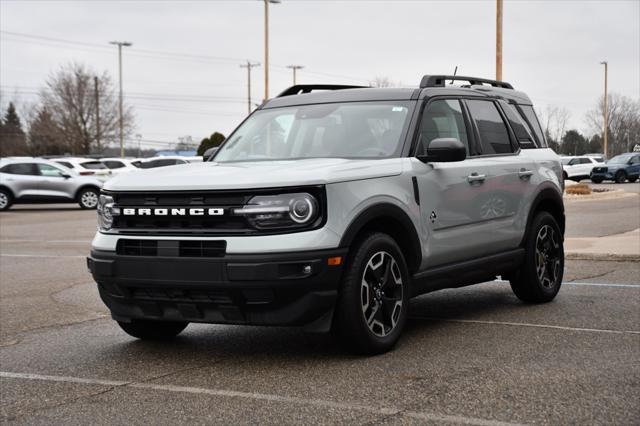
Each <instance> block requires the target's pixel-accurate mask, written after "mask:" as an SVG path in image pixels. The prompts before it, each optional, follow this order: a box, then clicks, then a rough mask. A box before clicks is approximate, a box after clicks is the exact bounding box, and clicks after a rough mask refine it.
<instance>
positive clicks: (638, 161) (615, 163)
mask: <svg viewBox="0 0 640 426" xmlns="http://www.w3.org/2000/svg"><path fill="white" fill-rule="evenodd" d="M638 177H640V153H638V152H628V153H626V154H620V155H616V156H615V157H613V158H612V159H611V160H609V161H607V163H606V164H604V165H601V166H598V167H594V168H593V171H592V172H591V181H592V182H594V183H600V182H602V181H603V180H613V181H615V182H616V183H624V182H625V181H626V180H628V181H629V182H635V181H636V180H638Z"/></svg>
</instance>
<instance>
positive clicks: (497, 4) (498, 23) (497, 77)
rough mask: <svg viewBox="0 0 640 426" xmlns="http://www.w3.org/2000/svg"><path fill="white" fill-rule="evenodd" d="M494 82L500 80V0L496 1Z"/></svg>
mask: <svg viewBox="0 0 640 426" xmlns="http://www.w3.org/2000/svg"><path fill="white" fill-rule="evenodd" d="M496 80H498V81H501V80H502V0H496Z"/></svg>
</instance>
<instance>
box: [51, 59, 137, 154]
mask: <svg viewBox="0 0 640 426" xmlns="http://www.w3.org/2000/svg"><path fill="white" fill-rule="evenodd" d="M94 77H97V86H98V87H97V91H96V87H95V79H94ZM96 92H97V99H96ZM40 100H41V104H42V109H43V110H46V111H47V112H48V113H49V114H50V115H51V119H52V120H53V122H55V124H56V125H57V128H58V129H59V132H60V136H61V138H62V139H63V140H64V141H65V142H66V143H67V145H68V148H69V151H70V152H71V153H72V154H89V153H90V152H91V151H92V150H95V151H97V152H100V151H101V150H102V144H103V143H105V142H106V143H110V142H114V141H116V140H117V139H118V120H119V115H118V103H117V98H116V95H115V91H114V87H113V83H112V81H111V78H110V77H109V75H108V74H107V73H106V72H104V73H102V75H99V76H98V75H96V73H95V72H93V71H92V70H90V69H88V68H86V67H85V66H84V65H81V64H77V63H72V64H69V65H66V66H63V67H61V68H60V69H59V70H58V71H57V72H55V73H54V74H52V75H51V76H50V77H49V78H48V79H47V82H46V88H45V89H44V90H43V91H42V92H41V95H40ZM96 105H98V108H97V109H98V110H99V116H100V120H99V123H100V125H99V127H98V123H97V112H98V111H97V109H96ZM123 124H124V130H125V135H129V134H131V133H132V131H133V112H132V109H131V108H130V107H129V106H125V108H124V114H123Z"/></svg>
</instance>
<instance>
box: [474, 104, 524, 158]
mask: <svg viewBox="0 0 640 426" xmlns="http://www.w3.org/2000/svg"><path fill="white" fill-rule="evenodd" d="M467 106H468V107H469V112H470V113H471V118H472V119H473V120H474V121H475V123H476V127H477V128H478V133H479V136H480V149H481V153H482V154H483V155H491V154H510V153H512V152H513V151H514V149H513V147H512V146H511V139H510V138H509V131H508V130H507V126H506V124H505V123H504V120H502V116H501V115H500V112H499V111H498V108H497V106H496V104H495V103H493V102H492V101H480V100H468V101H467Z"/></svg>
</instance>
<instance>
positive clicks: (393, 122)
mask: <svg viewBox="0 0 640 426" xmlns="http://www.w3.org/2000/svg"><path fill="white" fill-rule="evenodd" d="M413 104H414V103H413V102H411V101H390V102H351V103H333V104H318V105H301V106H295V107H286V108H277V109H266V110H261V111H257V112H256V113H254V114H253V115H252V116H251V117H249V119H247V121H245V122H244V123H243V124H242V125H241V126H240V127H239V128H238V130H236V131H235V132H234V134H233V135H232V136H231V138H230V139H229V140H228V141H227V142H226V143H225V144H224V145H223V146H222V148H220V150H219V151H218V152H217V155H216V156H215V158H214V161H218V162H226V161H260V160H287V159H294V158H322V157H324V158H327V157H329V158H388V157H393V156H398V155H399V153H400V150H401V149H402V146H401V143H400V141H401V139H402V136H403V134H404V132H405V131H406V127H407V124H408V121H409V120H408V118H409V116H410V113H411V110H412V108H413Z"/></svg>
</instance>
